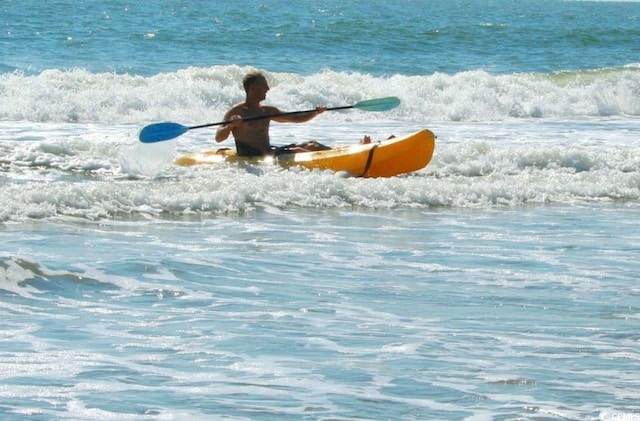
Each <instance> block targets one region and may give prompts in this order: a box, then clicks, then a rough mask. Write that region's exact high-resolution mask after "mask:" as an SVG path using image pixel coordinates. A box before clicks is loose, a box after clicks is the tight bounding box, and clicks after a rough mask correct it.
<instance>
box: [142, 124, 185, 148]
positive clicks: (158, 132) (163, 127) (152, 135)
mask: <svg viewBox="0 0 640 421" xmlns="http://www.w3.org/2000/svg"><path fill="white" fill-rule="evenodd" d="M187 130H189V128H188V127H186V126H183V125H182V124H178V123H168V122H167V123H155V124H150V125H148V126H147V127H145V128H143V129H142V130H141V131H140V136H139V139H140V142H142V143H155V142H162V141H163V140H169V139H173V138H174V137H178V136H180V135H181V134H184V133H185V132H186V131H187Z"/></svg>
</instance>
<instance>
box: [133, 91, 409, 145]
mask: <svg viewBox="0 0 640 421" xmlns="http://www.w3.org/2000/svg"><path fill="white" fill-rule="evenodd" d="M398 105H400V99H398V98H397V97H395V96H390V97H386V98H378V99H369V100H366V101H360V102H358V103H356V104H354V105H345V106H342V107H333V108H327V111H333V110H346V109H349V108H357V109H359V110H363V111H387V110H390V109H392V108H395V107H397V106H398ZM312 111H315V109H313V110H307V111H291V112H286V113H280V114H273V115H261V116H257V117H248V118H245V119H243V121H252V120H262V119H265V118H271V117H278V116H284V115H294V114H303V113H309V112H312ZM227 123H231V122H230V121H221V122H219V123H209V124H201V125H199V126H183V125H182V124H178V123H171V122H165V123H154V124H150V125H148V126H146V127H145V128H143V129H142V130H141V131H140V137H139V138H140V141H141V142H142V143H155V142H162V141H163V140H169V139H173V138H174V137H178V136H180V135H182V134H184V133H186V132H187V131H189V130H193V129H201V128H204V127H212V126H220V125H222V124H227Z"/></svg>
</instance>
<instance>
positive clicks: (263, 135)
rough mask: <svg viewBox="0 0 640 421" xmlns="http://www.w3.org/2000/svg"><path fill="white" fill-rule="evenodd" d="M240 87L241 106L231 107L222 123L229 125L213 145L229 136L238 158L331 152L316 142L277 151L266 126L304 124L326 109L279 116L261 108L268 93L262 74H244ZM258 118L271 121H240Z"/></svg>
mask: <svg viewBox="0 0 640 421" xmlns="http://www.w3.org/2000/svg"><path fill="white" fill-rule="evenodd" d="M242 85H243V87H244V90H245V93H246V98H245V100H244V102H240V103H239V104H236V105H234V106H233V107H231V109H230V110H229V111H227V113H226V114H225V115H224V120H225V121H230V123H227V124H224V125H221V126H220V127H218V130H217V132H216V142H223V141H224V140H226V139H227V138H228V137H229V134H231V133H232V134H233V138H234V140H235V142H236V150H237V151H238V155H239V156H264V155H280V154H285V153H298V152H310V151H322V150H327V149H331V148H329V147H328V146H324V145H321V144H320V143H318V142H315V141H311V142H305V143H300V144H292V145H287V146H280V147H274V146H271V142H270V141H269V123H270V122H271V120H273V121H277V122H279V123H303V122H305V121H309V120H311V119H312V118H314V117H316V116H317V115H319V114H322V113H323V112H325V111H326V107H317V108H316V109H315V110H314V111H310V112H308V113H300V114H290V115H278V114H281V111H280V110H279V109H278V108H276V107H272V106H268V105H261V104H260V103H261V102H262V101H264V99H265V98H266V97H267V92H268V91H269V84H268V83H267V79H266V78H265V77H264V75H263V74H262V73H260V72H251V73H249V74H247V75H246V76H245V77H244V79H243V81H242ZM258 116H271V117H267V118H264V119H259V120H252V121H243V119H245V118H249V117H258Z"/></svg>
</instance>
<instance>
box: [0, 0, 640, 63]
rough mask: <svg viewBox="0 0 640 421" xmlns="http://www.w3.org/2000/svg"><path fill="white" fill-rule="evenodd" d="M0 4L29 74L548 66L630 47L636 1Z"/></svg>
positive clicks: (8, 40)
mask: <svg viewBox="0 0 640 421" xmlns="http://www.w3.org/2000/svg"><path fill="white" fill-rule="evenodd" d="M0 8H1V9H0V10H2V17H0V24H1V26H2V33H1V34H0V46H1V48H2V50H3V56H2V59H0V63H1V64H2V66H3V71H10V70H11V69H18V70H22V71H25V72H29V73H39V72H41V71H42V70H45V69H49V68H74V67H80V68H83V69H88V70H91V71H93V72H105V71H106V72H111V71H113V72H116V73H133V74H140V75H144V76H149V75H153V74H157V73H159V72H172V71H176V70H179V69H184V68H187V67H190V66H198V67H209V66H216V65H228V64H237V65H240V66H256V67H259V68H263V69H268V70H271V71H278V72H292V73H298V74H303V75H308V74H311V73H315V72H317V71H319V70H321V69H323V68H329V69H332V70H336V71H348V72H366V73H372V74H374V75H382V74H384V75H393V74H404V75H424V74H431V73H434V72H443V73H448V74H451V73H458V72H461V71H465V70H475V69H485V70H489V71H491V72H494V73H502V74H504V73H513V72H535V73H547V72H553V71H560V70H585V69H593V68H600V67H619V66H623V65H626V64H629V63H637V62H638V55H639V54H640V47H638V43H637V39H638V37H639V36H640V25H639V22H638V21H639V19H640V18H639V17H638V14H639V13H640V12H639V9H640V5H639V4H638V3H637V2H609V1H605V2H598V1H557V0H541V1H533V2H514V1H508V0H497V1H491V2H488V1H484V0H463V1H452V2H439V1H413V0H400V1H396V2H389V1H373V2H362V1H354V2H343V1H337V0H325V1H304V2H298V3H295V4H293V3H291V2H287V1H282V0H275V1H269V2H263V1H256V0H250V1H244V2H227V1H192V2H188V3H175V2H172V1H158V2H154V3H153V4H147V3H131V2H127V1H108V2H103V3H101V4H100V5H96V4H95V3H93V2H87V1H84V2H70V1H64V0H57V1H48V2H40V3H38V2H28V3H24V4H20V5H18V4H16V3H14V2H10V3H4V4H3V5H1V6H0ZM61 11H64V13H61ZM52 15H54V16H56V21H55V24H52V22H51V20H50V16H52Z"/></svg>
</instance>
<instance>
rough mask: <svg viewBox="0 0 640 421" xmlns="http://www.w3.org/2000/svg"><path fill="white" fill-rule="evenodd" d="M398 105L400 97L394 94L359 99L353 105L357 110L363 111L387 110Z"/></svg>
mask: <svg viewBox="0 0 640 421" xmlns="http://www.w3.org/2000/svg"><path fill="white" fill-rule="evenodd" d="M398 105H400V98H398V97H395V96H389V97H386V98H378V99H369V100H366V101H360V102H358V103H357V104H355V105H354V106H353V108H357V109H359V110H364V111H387V110H390V109H392V108H396V107H397V106H398Z"/></svg>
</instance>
